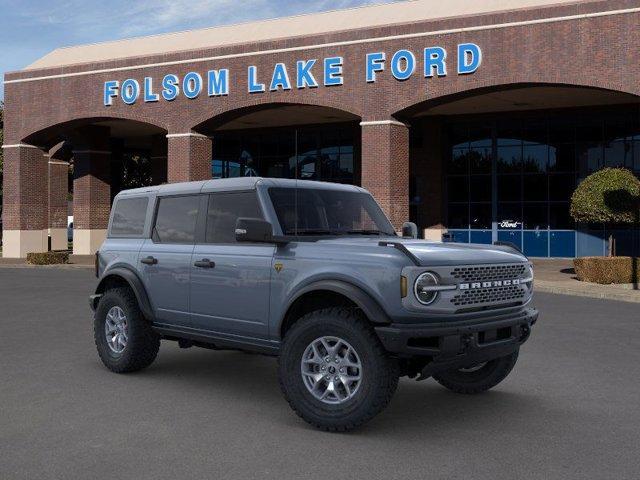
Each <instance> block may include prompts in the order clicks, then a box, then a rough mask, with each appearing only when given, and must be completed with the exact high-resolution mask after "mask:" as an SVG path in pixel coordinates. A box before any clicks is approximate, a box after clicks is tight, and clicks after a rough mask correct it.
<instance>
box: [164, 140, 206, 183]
mask: <svg viewBox="0 0 640 480" xmlns="http://www.w3.org/2000/svg"><path fill="white" fill-rule="evenodd" d="M167 143H168V148H167V151H168V158H167V180H168V182H169V183H176V182H189V181H195V180H208V179H210V178H211V154H212V145H213V144H212V141H211V139H210V138H209V137H207V136H205V135H201V134H199V133H195V132H189V133H170V134H168V135H167Z"/></svg>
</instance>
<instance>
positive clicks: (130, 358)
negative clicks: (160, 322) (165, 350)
mask: <svg viewBox="0 0 640 480" xmlns="http://www.w3.org/2000/svg"><path fill="white" fill-rule="evenodd" d="M93 335H94V340H95V343H96V348H97V349H98V355H99V356H100V359H101V360H102V363H104V365H105V366H106V367H107V368H108V369H109V370H111V371H113V372H116V373H126V372H135V371H137V370H142V369H143V368H146V367H148V366H149V365H151V363H153V361H154V360H155V358H156V356H157V355H158V350H159V349H160V337H159V336H158V335H157V334H156V333H155V332H154V331H153V330H152V328H151V325H150V324H149V323H148V322H147V320H146V319H145V318H144V316H143V315H142V312H141V311H140V308H139V307H138V302H137V300H136V297H135V295H134V294H133V292H132V291H131V290H130V289H128V288H114V289H111V290H107V291H106V292H105V294H104V295H103V296H102V298H101V299H100V302H99V303H98V308H97V309H96V314H95V319H94V322H93Z"/></svg>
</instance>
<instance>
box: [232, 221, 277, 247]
mask: <svg viewBox="0 0 640 480" xmlns="http://www.w3.org/2000/svg"><path fill="white" fill-rule="evenodd" d="M236 241H238V242H252V243H271V242H273V227H272V226H271V224H270V223H269V222H267V221H265V220H262V219H261V218H238V220H237V221H236Z"/></svg>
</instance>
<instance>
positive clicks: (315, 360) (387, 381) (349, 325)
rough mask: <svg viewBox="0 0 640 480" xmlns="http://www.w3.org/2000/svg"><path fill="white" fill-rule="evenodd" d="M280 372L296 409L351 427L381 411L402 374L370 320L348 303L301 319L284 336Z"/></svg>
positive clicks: (328, 424) (317, 420) (315, 419)
mask: <svg viewBox="0 0 640 480" xmlns="http://www.w3.org/2000/svg"><path fill="white" fill-rule="evenodd" d="M278 374H279V380H280V387H281V389H282V391H283V393H284V396H285V398H286V399H287V401H288V402H289V404H290V405H291V407H292V408H293V410H294V411H295V412H296V413H297V414H298V415H299V416H300V417H302V418H303V419H304V420H305V421H307V422H308V423H310V424H311V425H313V426H315V427H317V428H320V429H323V430H327V431H347V430H350V429H353V428H355V427H357V426H359V425H362V424H363V423H365V422H367V421H368V420H370V419H371V418H373V417H374V416H375V415H377V414H378V413H380V412H381V411H382V410H383V409H384V408H385V407H386V406H387V405H388V404H389V401H390V400H391V397H392V396H393V393H394V392H395V390H396V388H397V386H398V377H399V373H398V366H397V362H396V361H395V360H393V359H391V358H389V357H388V355H387V354H386V352H385V351H384V349H383V348H382V345H381V344H380V341H379V340H378V338H377V337H376V335H375V333H374V332H373V330H372V328H371V327H370V325H369V324H368V323H367V322H366V320H365V319H364V318H363V317H362V316H361V315H359V314H357V313H356V312H354V311H353V310H352V309H348V308H327V309H323V310H317V311H315V312H311V313H309V314H307V315H305V316H304V317H302V318H301V319H300V320H298V321H297V322H296V323H295V324H294V325H293V327H291V329H290V330H289V331H288V332H287V334H286V336H285V338H284V341H283V345H282V351H281V354H280V359H279V367H278Z"/></svg>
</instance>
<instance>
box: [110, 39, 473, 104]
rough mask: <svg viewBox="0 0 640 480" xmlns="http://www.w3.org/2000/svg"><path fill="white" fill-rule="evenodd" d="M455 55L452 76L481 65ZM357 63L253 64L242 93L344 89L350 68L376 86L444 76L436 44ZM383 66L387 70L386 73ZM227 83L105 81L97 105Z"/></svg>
mask: <svg viewBox="0 0 640 480" xmlns="http://www.w3.org/2000/svg"><path fill="white" fill-rule="evenodd" d="M455 53H456V59H455V63H456V71H457V73H458V75H469V74H472V73H475V72H476V71H477V70H478V69H479V68H480V66H481V65H482V50H481V49H480V47H479V46H478V45H476V44H475V43H461V44H459V45H458V46H457V51H456V52H455ZM388 58H390V60H388ZM361 61H362V60H361ZM363 61H364V65H363V64H362V63H360V64H357V63H355V62H345V58H344V57H341V56H335V57H327V58H324V59H303V60H298V61H296V62H295V63H292V64H291V65H289V64H286V63H281V62H278V63H275V64H274V65H273V68H267V69H264V68H263V67H260V69H258V67H257V66H255V65H250V66H248V67H247V71H246V77H245V78H246V81H247V83H246V89H247V90H246V91H247V92H249V93H252V94H261V93H265V92H266V91H267V84H268V85H269V91H271V92H276V91H282V92H286V91H289V90H291V89H292V88H294V87H293V86H294V85H295V88H297V89H304V88H318V87H319V86H320V84H319V83H318V80H317V78H321V79H322V85H323V86H325V87H334V86H340V85H344V81H345V72H346V71H353V70H356V73H357V72H358V71H360V70H361V69H362V68H363V67H364V69H363V70H364V72H363V74H364V75H363V77H364V78H363V81H364V82H366V83H376V82H377V81H379V80H380V79H381V78H383V77H384V78H385V79H386V80H388V79H391V80H394V81H399V82H403V81H407V80H409V79H411V78H413V77H414V76H415V75H416V70H418V69H421V72H422V74H418V76H421V77H422V78H433V77H446V76H447V51H446V50H445V49H444V48H443V47H440V46H437V45H436V46H429V47H426V48H424V49H423V50H422V51H412V50H409V49H400V50H396V51H393V52H385V51H382V50H378V51H374V52H371V53H367V54H366V55H365V58H364V59H363ZM194 62H195V60H194ZM387 63H388V64H389V65H388V66H387ZM387 67H388V70H389V72H387V71H386V70H387ZM265 70H266V71H265ZM290 72H291V75H295V79H294V78H292V77H291V76H290ZM316 75H317V76H316ZM360 75H362V73H361V74H360ZM423 81H424V80H423ZM230 82H231V75H230V72H229V69H226V68H223V69H216V70H203V72H202V73H201V72H198V71H191V72H188V73H186V74H185V75H184V76H182V77H180V76H178V75H176V74H174V73H168V74H166V75H165V76H164V77H162V78H161V79H157V78H154V77H143V78H141V79H140V80H138V79H135V78H127V79H125V80H122V81H120V80H108V81H106V82H104V89H103V103H104V105H105V106H106V107H109V106H111V105H113V102H114V101H115V100H116V99H118V98H120V100H121V101H122V102H123V103H124V104H126V105H133V104H135V103H137V102H139V101H142V102H144V103H153V102H158V101H160V99H163V100H165V101H167V102H171V101H172V100H175V99H176V98H178V97H179V96H180V95H184V96H185V97H186V98H188V99H196V98H198V97H200V96H201V94H203V92H206V96H207V97H221V96H226V95H229V92H230V90H231V85H230Z"/></svg>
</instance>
